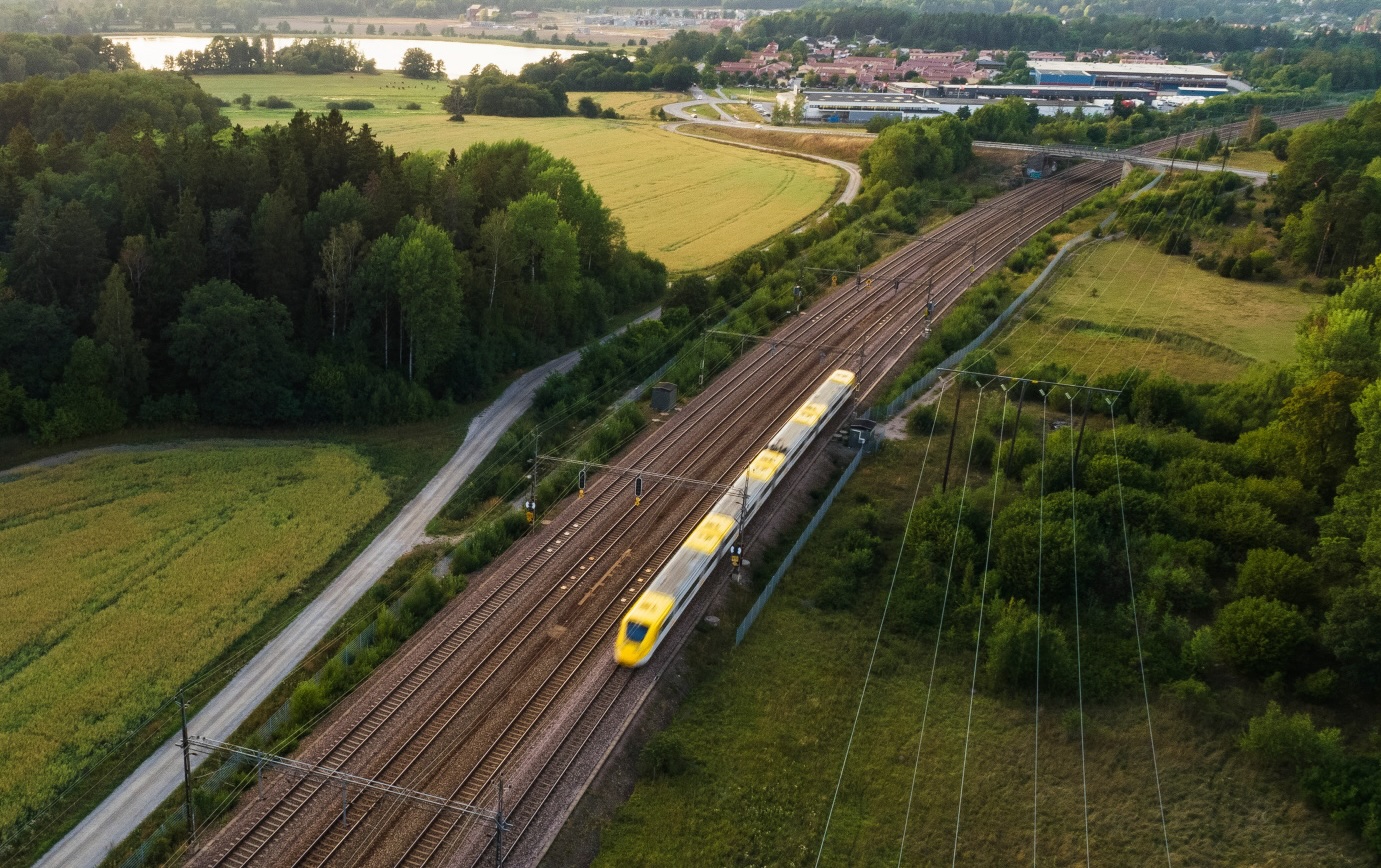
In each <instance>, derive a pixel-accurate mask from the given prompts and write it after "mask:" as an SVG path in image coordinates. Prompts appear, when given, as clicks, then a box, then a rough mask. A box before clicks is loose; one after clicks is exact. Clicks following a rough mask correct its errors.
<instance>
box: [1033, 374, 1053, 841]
mask: <svg viewBox="0 0 1381 868" xmlns="http://www.w3.org/2000/svg"><path fill="white" fill-rule="evenodd" d="M1049 401H1050V398H1049V393H1048V392H1046V391H1045V390H1044V389H1042V390H1041V469H1040V499H1039V500H1037V501H1036V503H1037V520H1036V528H1037V529H1036V735H1035V748H1034V751H1033V759H1032V764H1031V866H1032V868H1035V866H1036V853H1037V848H1036V845H1037V836H1038V829H1039V824H1040V777H1041V584H1042V579H1043V578H1044V570H1045V438H1046V431H1047V430H1048V425H1047V423H1046V418H1047V417H1046V413H1047V410H1048V409H1049Z"/></svg>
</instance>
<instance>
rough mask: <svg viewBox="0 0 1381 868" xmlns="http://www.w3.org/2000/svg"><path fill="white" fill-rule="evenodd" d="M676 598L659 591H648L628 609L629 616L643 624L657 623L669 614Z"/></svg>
mask: <svg viewBox="0 0 1381 868" xmlns="http://www.w3.org/2000/svg"><path fill="white" fill-rule="evenodd" d="M675 604H676V600H675V599H674V598H673V597H671V596H669V595H667V594H663V593H659V592H658V591H647V592H646V593H644V594H643V595H642V596H640V597H638V601H637V602H636V603H634V604H633V607H632V608H631V609H629V610H628V614H627V616H626V617H627V618H629V619H630V620H633V621H637V622H639V623H642V624H657V623H660V622H661V620H662V619H663V618H665V617H666V616H667V613H669V612H670V611H671V607H672V606H674V605H675Z"/></svg>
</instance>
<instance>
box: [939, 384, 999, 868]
mask: <svg viewBox="0 0 1381 868" xmlns="http://www.w3.org/2000/svg"><path fill="white" fill-rule="evenodd" d="M1001 388H1002V421H1001V423H999V425H998V435H997V442H998V444H999V446H1000V445H1001V443H1002V441H1003V438H1004V437H1005V436H1006V434H1007V402H1008V399H1009V398H1010V397H1011V394H1010V392H1009V391H1008V389H1009V388H1010V387H1009V386H1002V387H1001ZM997 458H998V459H999V460H998V463H997V464H996V465H994V467H993V502H992V504H991V505H990V506H989V508H988V544H987V547H986V550H985V551H984V553H983V581H982V584H981V586H980V590H979V593H978V629H977V630H976V631H975V632H974V638H973V675H972V677H971V678H970V681H969V716H968V722H967V723H965V724H964V759H963V762H962V764H961V765H960V767H959V807H958V809H957V810H956V811H955V813H954V853H953V855H952V856H951V857H950V865H956V864H958V862H959V826H960V823H961V822H962V821H963V818H964V784H965V782H966V781H967V780H968V771H969V737H970V735H971V734H972V733H973V702H974V697H975V696H976V695H977V694H978V655H979V653H980V652H981V650H982V648H983V610H984V609H985V608H986V606H987V603H988V567H989V565H990V564H991V563H992V554H993V527H994V525H995V524H996V523H997V489H998V486H999V485H1001V484H1002V470H1001V458H1002V454H1001V452H1000V451H999V453H998V455H997Z"/></svg>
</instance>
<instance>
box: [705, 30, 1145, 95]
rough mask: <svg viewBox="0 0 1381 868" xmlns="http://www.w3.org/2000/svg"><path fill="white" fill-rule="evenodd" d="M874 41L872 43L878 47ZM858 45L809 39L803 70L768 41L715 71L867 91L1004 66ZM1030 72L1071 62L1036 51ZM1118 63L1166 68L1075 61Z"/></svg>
mask: <svg viewBox="0 0 1381 868" xmlns="http://www.w3.org/2000/svg"><path fill="white" fill-rule="evenodd" d="M877 41H878V40H876V39H874V40H872V42H874V43H876V42H877ZM861 47H862V46H861V45H859V44H857V43H853V44H849V45H843V46H841V45H840V44H839V40H838V39H837V38H835V37H828V38H825V39H820V40H807V41H806V48H807V55H806V60H805V63H803V64H801V65H800V67H799V68H797V67H796V65H795V63H794V58H793V56H792V54H791V53H790V52H789V51H783V50H781V47H780V46H779V45H778V44H777V43H776V42H771V43H768V44H767V45H766V46H765V47H764V48H763V49H762V50H761V51H755V52H753V53H751V54H750V55H749V56H747V57H745V58H743V59H742V60H736V61H726V62H724V63H720V64H719V65H717V66H716V67H715V69H716V71H718V72H720V73H727V74H730V75H735V76H738V77H739V78H748V77H751V78H756V79H757V80H759V81H778V80H781V81H785V80H786V79H788V78H789V77H790V76H791V73H792V72H793V71H795V73H796V74H797V75H800V76H808V75H810V76H813V77H814V79H815V80H817V81H819V83H820V84H826V85H836V86H837V85H841V84H846V83H847V84H849V85H851V86H856V87H860V88H863V89H864V90H876V91H881V90H886V89H887V86H888V85H889V84H890V83H892V82H898V81H920V82H930V83H933V84H949V83H970V84H972V83H980V82H983V81H986V80H988V79H989V78H991V77H993V76H995V75H997V74H998V73H999V72H1001V71H1002V70H1004V69H1005V68H1006V60H1005V56H1004V55H1003V54H1002V52H1000V51H994V50H988V51H980V52H978V54H977V56H976V57H973V58H972V59H966V58H969V57H970V55H969V54H968V53H967V52H963V51H924V50H922V49H898V50H896V51H893V52H891V53H890V54H887V55H885V56H881V57H872V56H868V55H856V54H853V53H852V52H853V51H857V50H860V49H861ZM1028 61H1029V62H1030V64H1031V66H1032V68H1033V69H1034V68H1036V67H1037V66H1039V65H1042V64H1064V63H1070V62H1071V61H1070V60H1069V59H1068V56H1067V55H1066V54H1063V53H1060V52H1053V51H1033V52H1031V53H1030V54H1029V55H1028ZM1107 61H1115V62H1117V63H1120V64H1124V65H1126V66H1127V68H1129V69H1130V68H1134V67H1135V68H1144V67H1146V66H1165V65H1167V64H1166V60H1165V58H1163V57H1160V56H1159V55H1156V54H1153V53H1151V52H1144V51H1116V52H1114V51H1101V50H1096V51H1085V52H1078V53H1077V54H1076V56H1075V58H1074V62H1084V64H1085V65H1087V64H1089V63H1094V64H1096V63H1099V62H1107Z"/></svg>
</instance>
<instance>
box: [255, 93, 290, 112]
mask: <svg viewBox="0 0 1381 868" xmlns="http://www.w3.org/2000/svg"><path fill="white" fill-rule="evenodd" d="M255 105H257V106H258V107H259V108H266V109H290V108H296V106H294V105H293V104H292V103H290V102H288V101H287V100H285V99H283V98H282V97H277V96H266V97H264V98H263V99H261V100H259V101H258V102H256V103H255Z"/></svg>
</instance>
